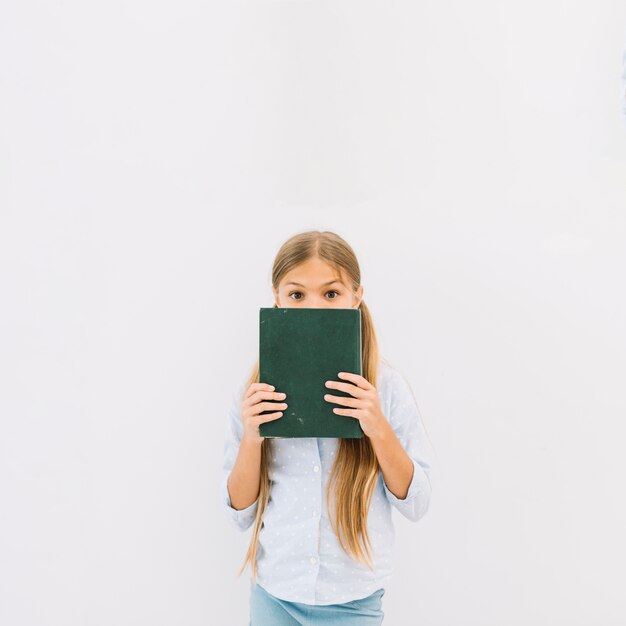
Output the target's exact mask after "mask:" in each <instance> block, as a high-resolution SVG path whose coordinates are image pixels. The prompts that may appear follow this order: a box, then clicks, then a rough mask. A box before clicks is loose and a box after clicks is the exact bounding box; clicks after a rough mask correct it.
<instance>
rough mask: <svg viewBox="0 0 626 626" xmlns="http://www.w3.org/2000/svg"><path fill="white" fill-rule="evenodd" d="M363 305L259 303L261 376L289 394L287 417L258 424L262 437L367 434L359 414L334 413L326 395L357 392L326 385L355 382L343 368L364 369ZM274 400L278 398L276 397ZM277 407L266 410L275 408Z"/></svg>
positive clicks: (349, 369)
mask: <svg viewBox="0 0 626 626" xmlns="http://www.w3.org/2000/svg"><path fill="white" fill-rule="evenodd" d="M361 352H362V346H361V311H360V309H331V308H305V307H298V308H295V307H294V308H267V307H261V308H260V309H259V379H260V382H262V383H267V384H269V385H273V386H274V388H275V391H278V392H283V393H285V394H287V396H286V398H285V400H284V401H285V402H286V403H287V405H288V406H287V408H286V409H284V410H283V415H282V417H278V418H276V419H274V420H271V421H269V422H264V423H262V424H260V426H259V434H260V435H261V436H262V437H284V438H287V437H345V438H358V437H363V436H364V434H363V429H362V428H361V424H360V422H359V420H358V419H357V418H356V417H352V416H349V415H340V414H338V413H335V412H334V411H333V409H334V408H335V407H342V406H343V408H349V407H347V406H346V405H342V404H340V403H338V402H329V401H328V400H325V399H324V395H326V394H331V395H333V396H340V397H349V398H354V396H353V395H351V394H349V393H347V392H345V391H341V390H339V389H335V388H332V387H326V381H327V380H335V381H339V382H344V383H347V384H349V385H353V384H354V383H352V382H351V381H348V380H346V379H341V378H339V376H338V373H339V372H351V373H354V374H359V375H361V376H362V375H363V372H362V354H361ZM271 402H278V401H275V400H272V401H271ZM277 410H282V409H272V410H269V411H263V413H261V415H267V414H269V413H274V412H275V411H277Z"/></svg>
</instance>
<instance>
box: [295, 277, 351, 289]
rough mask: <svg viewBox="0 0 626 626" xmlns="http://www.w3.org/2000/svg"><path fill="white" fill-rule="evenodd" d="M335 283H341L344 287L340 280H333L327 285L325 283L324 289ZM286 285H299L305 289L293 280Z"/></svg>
mask: <svg viewBox="0 0 626 626" xmlns="http://www.w3.org/2000/svg"><path fill="white" fill-rule="evenodd" d="M333 283H339V284H340V285H343V283H342V282H341V281H340V280H336V279H335V280H331V281H329V282H327V283H324V284H323V285H322V287H326V286H327V285H332V284H333ZM285 285H298V287H304V285H301V284H300V283H296V282H294V281H292V280H291V281H289V282H288V283H285ZM305 289H306V287H305Z"/></svg>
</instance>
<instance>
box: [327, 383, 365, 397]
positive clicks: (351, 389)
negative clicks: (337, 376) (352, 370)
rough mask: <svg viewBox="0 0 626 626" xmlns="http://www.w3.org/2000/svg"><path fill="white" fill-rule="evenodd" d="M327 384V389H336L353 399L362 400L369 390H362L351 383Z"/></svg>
mask: <svg viewBox="0 0 626 626" xmlns="http://www.w3.org/2000/svg"><path fill="white" fill-rule="evenodd" d="M329 382H330V385H328V384H327V385H326V388H327V389H331V390H334V389H338V390H339V391H345V392H346V393H349V394H352V395H353V396H354V397H355V398H364V397H365V396H367V395H368V393H369V389H362V388H361V387H357V386H356V385H353V384H352V383H342V382H339V381H337V380H331V381H329Z"/></svg>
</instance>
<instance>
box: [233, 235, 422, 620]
mask: <svg viewBox="0 0 626 626" xmlns="http://www.w3.org/2000/svg"><path fill="white" fill-rule="evenodd" d="M272 287H273V292H274V299H275V302H274V307H294V308H297V307H329V308H330V307H336V308H357V307H358V308H360V309H361V321H362V354H363V373H364V376H359V375H357V374H354V373H351V372H337V380H329V381H327V382H326V387H327V389H328V394H326V395H325V396H324V398H325V399H326V400H327V401H328V402H330V403H332V404H333V405H335V407H334V409H333V410H334V411H335V413H337V414H338V415H348V416H351V417H353V418H354V419H358V420H359V422H360V425H361V428H362V430H363V433H364V435H365V436H364V437H363V438H360V439H343V438H342V439H332V438H317V439H316V438H312V437H300V438H284V439H280V438H276V439H271V438H267V439H266V438H264V437H261V436H260V435H259V424H261V423H262V422H267V421H270V420H275V419H280V418H281V417H282V415H283V412H284V410H285V409H286V408H287V407H288V405H289V398H286V397H285V394H284V393H280V390H279V389H274V388H273V387H272V386H270V385H268V384H265V383H264V382H263V381H259V363H258V361H257V363H256V365H255V367H254V369H253V371H252V372H251V375H250V377H249V378H247V379H246V380H245V381H243V382H242V384H241V385H240V386H239V388H238V389H237V391H236V392H235V395H234V397H233V401H232V406H231V410H230V414H229V423H228V426H227V434H226V441H225V446H224V473H223V479H222V484H221V490H222V501H223V504H224V505H225V508H226V510H227V512H228V513H229V515H230V516H231V518H232V520H233V521H234V523H235V524H236V525H237V527H238V528H239V529H241V530H242V531H243V530H246V529H248V528H249V527H250V526H251V525H252V524H254V529H253V531H252V539H251V542H250V546H249V548H248V552H247V554H246V558H245V560H244V563H243V565H242V567H241V569H240V570H239V574H241V572H242V571H243V570H244V569H245V567H246V565H247V564H248V563H250V565H251V568H252V577H251V580H250V626H283V625H290V626H298V625H307V626H308V625H309V624H317V623H320V624H333V625H334V624H338V625H343V624H346V625H355V626H356V625H358V626H366V625H368V626H369V625H371V626H374V625H379V624H381V623H382V619H383V616H384V613H383V611H382V609H381V599H382V596H383V595H384V593H385V586H386V585H387V584H388V583H389V581H390V579H391V574H392V556H393V554H392V549H393V537H394V528H393V524H392V519H391V507H395V508H396V509H397V510H398V511H400V513H401V514H402V515H404V517H406V518H407V519H409V520H412V521H415V522H416V521H418V520H419V519H421V518H422V517H423V516H424V514H425V513H426V511H427V510H428V506H429V502H430V494H431V485H430V463H429V462H428V460H427V456H426V452H425V448H424V444H425V431H424V429H423V427H422V425H421V420H420V419H419V413H418V409H417V405H416V403H415V400H414V398H413V396H412V392H411V390H410V387H409V385H408V383H407V382H406V380H405V379H404V377H403V376H402V375H401V374H400V373H399V372H398V371H396V370H395V369H394V368H393V367H392V366H391V365H390V364H389V363H388V362H387V361H386V360H385V359H382V358H381V357H380V356H379V352H378V343H377V340H376V334H375V332H374V326H373V323H372V318H371V315H370V312H369V309H368V308H367V306H366V305H365V302H364V301H363V287H362V286H361V273H360V268H359V265H358V262H357V259H356V256H355V254H354V252H353V250H352V248H351V247H350V246H349V245H348V244H347V243H346V242H345V241H344V240H343V239H342V238H341V237H339V236H338V235H336V234H334V233H332V232H329V231H323V232H320V231H309V232H304V233H300V234H297V235H295V236H293V237H291V238H290V239H289V240H287V241H286V242H285V243H284V244H283V245H282V247H281V248H280V250H279V251H278V254H277V256H276V259H275V261H274V266H273V270H272ZM374 383H376V384H374ZM334 389H336V390H341V391H345V392H347V393H349V394H350V395H351V396H352V397H346V396H334V395H333V394H332V391H333V390H334ZM271 409H276V411H275V412H274V413H271V414H270V413H268V414H265V415H263V416H260V415H259V413H262V412H264V411H267V410H271Z"/></svg>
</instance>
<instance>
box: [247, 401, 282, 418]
mask: <svg viewBox="0 0 626 626" xmlns="http://www.w3.org/2000/svg"><path fill="white" fill-rule="evenodd" d="M286 408H287V403H286V402H259V403H258V404H255V405H254V406H252V407H251V408H250V411H251V413H250V415H254V416H257V415H259V414H260V413H263V411H284V410H285V409H286Z"/></svg>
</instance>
